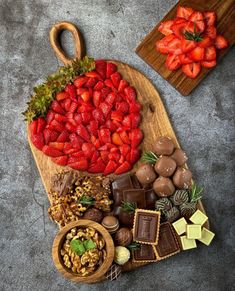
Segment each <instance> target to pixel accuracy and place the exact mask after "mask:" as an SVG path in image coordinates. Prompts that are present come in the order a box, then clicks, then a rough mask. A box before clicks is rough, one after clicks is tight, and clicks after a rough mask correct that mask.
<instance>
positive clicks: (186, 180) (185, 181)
mask: <svg viewBox="0 0 235 291" xmlns="http://www.w3.org/2000/svg"><path fill="white" fill-rule="evenodd" d="M173 182H174V184H175V186H176V187H177V188H179V189H190V188H191V186H192V173H191V171H189V170H188V169H184V168H178V169H177V170H176V172H175V174H174V176H173Z"/></svg>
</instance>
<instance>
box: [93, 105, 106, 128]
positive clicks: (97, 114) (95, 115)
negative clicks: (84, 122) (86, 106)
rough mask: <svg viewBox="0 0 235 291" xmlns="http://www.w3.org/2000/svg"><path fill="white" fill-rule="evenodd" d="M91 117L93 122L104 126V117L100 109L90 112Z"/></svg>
mask: <svg viewBox="0 0 235 291" xmlns="http://www.w3.org/2000/svg"><path fill="white" fill-rule="evenodd" d="M92 116H93V118H94V119H95V120H97V121H98V122H99V124H104V123H105V117H104V114H103V112H102V110H101V109H100V108H96V109H95V110H93V111H92Z"/></svg>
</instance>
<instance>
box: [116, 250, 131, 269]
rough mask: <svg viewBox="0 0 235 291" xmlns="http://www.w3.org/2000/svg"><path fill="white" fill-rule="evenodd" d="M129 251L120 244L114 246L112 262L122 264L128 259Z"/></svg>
mask: <svg viewBox="0 0 235 291" xmlns="http://www.w3.org/2000/svg"><path fill="white" fill-rule="evenodd" d="M130 256H131V254H130V251H129V250H128V249H127V248H125V247H122V246H118V247H116V248H115V254H114V262H115V263H116V264H118V265H124V264H125V263H126V262H128V261H129V259H130Z"/></svg>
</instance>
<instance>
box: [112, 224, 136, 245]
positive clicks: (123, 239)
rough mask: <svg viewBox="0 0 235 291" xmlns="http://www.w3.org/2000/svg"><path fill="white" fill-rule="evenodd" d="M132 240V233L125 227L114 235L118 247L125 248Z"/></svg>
mask: <svg viewBox="0 0 235 291" xmlns="http://www.w3.org/2000/svg"><path fill="white" fill-rule="evenodd" d="M132 239H133V235H132V232H131V230H130V229H129V228H127V227H122V228H120V229H119V230H118V231H117V232H116V234H115V238H114V240H115V243H116V244H117V245H118V246H123V247H126V246H128V245H129V244H130V243H131V242H132Z"/></svg>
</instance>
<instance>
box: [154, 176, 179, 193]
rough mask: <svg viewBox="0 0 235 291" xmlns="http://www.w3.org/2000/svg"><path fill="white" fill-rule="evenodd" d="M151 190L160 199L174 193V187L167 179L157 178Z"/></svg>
mask: <svg viewBox="0 0 235 291" xmlns="http://www.w3.org/2000/svg"><path fill="white" fill-rule="evenodd" d="M153 190H154V191H155V193H157V195H158V196H160V197H167V196H171V195H172V194H173V193H174V192H175V187H174V185H173V183H172V181H171V179H169V178H165V177H159V178H157V179H156V180H155V181H154V183H153Z"/></svg>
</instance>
